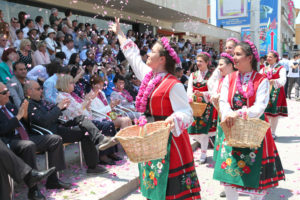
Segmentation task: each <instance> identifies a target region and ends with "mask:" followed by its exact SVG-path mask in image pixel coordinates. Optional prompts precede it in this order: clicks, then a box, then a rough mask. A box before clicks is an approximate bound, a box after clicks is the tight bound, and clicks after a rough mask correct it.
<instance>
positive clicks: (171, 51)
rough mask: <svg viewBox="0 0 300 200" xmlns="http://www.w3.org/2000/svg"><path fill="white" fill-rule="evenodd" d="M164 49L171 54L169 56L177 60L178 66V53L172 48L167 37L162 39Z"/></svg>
mask: <svg viewBox="0 0 300 200" xmlns="http://www.w3.org/2000/svg"><path fill="white" fill-rule="evenodd" d="M160 41H161V43H162V45H163V46H164V48H165V49H166V50H167V51H168V52H169V55H170V56H171V57H172V58H173V60H175V62H176V64H178V63H180V58H179V57H178V55H177V53H176V51H175V50H174V49H173V48H172V47H171V46H170V43H169V40H168V38H166V37H162V38H161V39H160Z"/></svg>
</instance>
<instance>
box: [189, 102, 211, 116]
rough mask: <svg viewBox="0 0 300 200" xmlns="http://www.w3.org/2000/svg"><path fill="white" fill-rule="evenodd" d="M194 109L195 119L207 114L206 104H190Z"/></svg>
mask: <svg viewBox="0 0 300 200" xmlns="http://www.w3.org/2000/svg"><path fill="white" fill-rule="evenodd" d="M190 105H191V107H192V109H193V115H194V117H201V116H202V115H203V113H204V112H205V109H206V106H207V104H206V103H197V102H192V103H190Z"/></svg>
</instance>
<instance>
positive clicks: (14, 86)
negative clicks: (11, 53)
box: [6, 61, 28, 108]
mask: <svg viewBox="0 0 300 200" xmlns="http://www.w3.org/2000/svg"><path fill="white" fill-rule="evenodd" d="M13 70H14V76H13V77H12V78H11V79H10V80H9V81H7V84H6V85H7V88H8V90H9V92H10V96H11V97H12V100H13V104H14V105H15V106H16V107H17V108H20V106H21V103H22V101H23V100H24V91H23V87H24V85H25V83H26V81H27V80H28V79H27V78H26V75H27V69H26V67H25V64H24V63H23V62H20V61H17V62H15V63H14V64H13Z"/></svg>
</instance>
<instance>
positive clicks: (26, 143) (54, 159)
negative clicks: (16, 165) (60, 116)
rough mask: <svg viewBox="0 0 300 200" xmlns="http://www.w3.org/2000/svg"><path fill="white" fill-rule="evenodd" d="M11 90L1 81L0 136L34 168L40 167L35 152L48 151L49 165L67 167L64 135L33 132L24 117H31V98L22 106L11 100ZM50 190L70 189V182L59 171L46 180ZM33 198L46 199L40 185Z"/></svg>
mask: <svg viewBox="0 0 300 200" xmlns="http://www.w3.org/2000/svg"><path fill="white" fill-rule="evenodd" d="M9 95H10V94H9V91H8V90H7V87H6V86H5V85H4V84H3V83H0V127H1V129H0V137H2V141H3V142H4V143H6V144H9V146H10V149H11V150H12V151H13V152H14V153H15V154H17V155H18V156H19V157H21V158H22V159H23V160H24V161H25V162H26V163H27V164H28V165H29V166H30V167H31V168H33V169H37V166H36V152H37V151H38V152H44V151H48V153H49V166H50V167H52V166H55V167H56V170H58V171H59V170H63V169H65V168H66V166H65V159H64V152H63V146H62V138H61V137H60V136H58V135H34V134H29V133H28V132H27V130H26V129H25V126H24V123H22V122H21V120H22V121H23V122H25V121H24V120H26V119H28V101H27V100H24V102H23V103H22V104H21V106H20V109H19V110H17V108H16V107H15V106H14V105H13V104H11V103H9ZM46 187H47V188H48V189H60V188H64V189H68V188H70V187H71V184H67V183H63V182H61V181H60V180H59V179H58V178H57V176H56V173H54V174H52V175H50V176H49V177H48V179H47V184H46ZM28 197H29V198H30V199H45V197H44V196H43V195H42V194H41V193H40V191H39V189H38V187H37V185H35V186H33V187H32V188H30V189H29V193H28Z"/></svg>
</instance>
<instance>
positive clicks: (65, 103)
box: [57, 98, 71, 110]
mask: <svg viewBox="0 0 300 200" xmlns="http://www.w3.org/2000/svg"><path fill="white" fill-rule="evenodd" d="M70 103H71V101H70V99H68V98H65V99H63V100H62V101H61V102H59V103H58V105H57V107H58V108H59V109H60V110H63V109H65V108H67V107H68V106H69V105H70Z"/></svg>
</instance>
